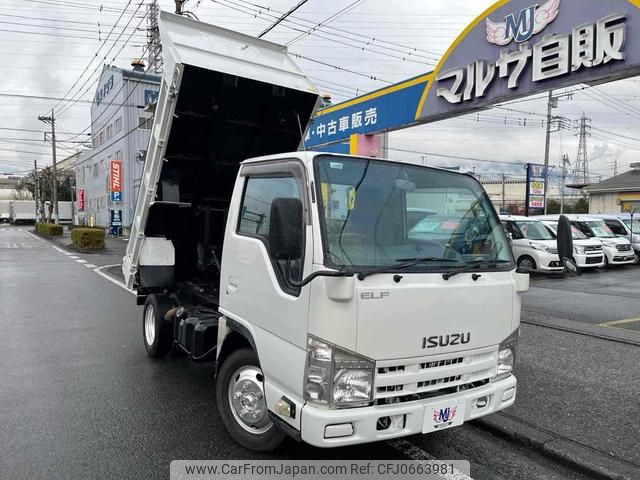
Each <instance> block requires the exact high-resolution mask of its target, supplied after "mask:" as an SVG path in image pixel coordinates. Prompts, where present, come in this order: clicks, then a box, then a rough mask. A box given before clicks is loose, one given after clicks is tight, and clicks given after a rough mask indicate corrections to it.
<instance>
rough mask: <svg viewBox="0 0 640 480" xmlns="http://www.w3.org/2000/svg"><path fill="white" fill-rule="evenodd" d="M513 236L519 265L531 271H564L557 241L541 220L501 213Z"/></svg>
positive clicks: (506, 227) (504, 223) (514, 251)
mask: <svg viewBox="0 0 640 480" xmlns="http://www.w3.org/2000/svg"><path fill="white" fill-rule="evenodd" d="M500 220H501V221H502V224H503V225H504V227H505V229H506V230H507V233H508V234H509V235H510V236H511V239H512V240H513V242H512V249H513V256H514V257H515V259H516V262H517V263H518V267H520V268H522V269H525V270H529V271H531V272H547V273H550V272H562V271H563V270H564V267H563V266H562V263H561V262H560V257H558V246H557V241H556V239H555V238H554V237H553V235H552V234H551V233H550V232H549V230H547V229H546V227H545V226H544V225H543V224H542V222H540V221H539V220H537V219H535V218H531V217H520V216H515V215H501V216H500Z"/></svg>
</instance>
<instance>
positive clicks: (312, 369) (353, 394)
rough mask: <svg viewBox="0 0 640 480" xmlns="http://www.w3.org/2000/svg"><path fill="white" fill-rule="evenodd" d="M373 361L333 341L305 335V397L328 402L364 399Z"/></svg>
mask: <svg viewBox="0 0 640 480" xmlns="http://www.w3.org/2000/svg"><path fill="white" fill-rule="evenodd" d="M374 368H375V363H374V362H373V361H371V360H369V359H368V358H365V357H362V356H360V355H357V354H355V353H351V352H347V351H345V350H342V349H340V348H338V347H336V346H335V345H331V344H330V343H328V342H325V341H322V340H319V339H317V338H313V337H308V339H307V366H306V375H305V377H306V378H305V389H304V397H305V400H310V401H313V402H317V403H324V404H327V405H330V406H346V405H353V404H357V403H368V402H370V401H371V399H372V394H373V371H374Z"/></svg>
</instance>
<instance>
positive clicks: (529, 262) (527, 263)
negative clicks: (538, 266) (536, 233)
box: [520, 258, 534, 270]
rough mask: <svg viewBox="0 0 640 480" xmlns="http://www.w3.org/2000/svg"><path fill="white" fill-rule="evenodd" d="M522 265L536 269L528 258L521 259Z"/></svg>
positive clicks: (528, 268)
mask: <svg viewBox="0 0 640 480" xmlns="http://www.w3.org/2000/svg"><path fill="white" fill-rule="evenodd" d="M520 266H521V267H522V268H526V269H527V270H534V267H533V262H532V261H531V260H529V259H528V258H523V259H522V260H520Z"/></svg>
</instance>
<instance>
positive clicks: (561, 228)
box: [557, 215, 581, 275]
mask: <svg viewBox="0 0 640 480" xmlns="http://www.w3.org/2000/svg"><path fill="white" fill-rule="evenodd" d="M557 241H558V257H560V261H561V262H562V265H563V266H564V271H565V272H568V273H570V274H573V275H580V273H581V272H580V269H579V268H578V266H577V265H576V263H575V261H574V260H573V232H572V230H571V222H570V221H569V219H568V218H567V217H565V216H564V215H561V216H560V219H559V220H558V238H557Z"/></svg>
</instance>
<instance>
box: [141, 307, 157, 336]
mask: <svg viewBox="0 0 640 480" xmlns="http://www.w3.org/2000/svg"><path fill="white" fill-rule="evenodd" d="M144 338H145V340H146V342H147V345H153V341H154V340H155V339H156V315H155V312H154V311H153V306H152V305H147V309H146V310H145V312H144Z"/></svg>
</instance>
